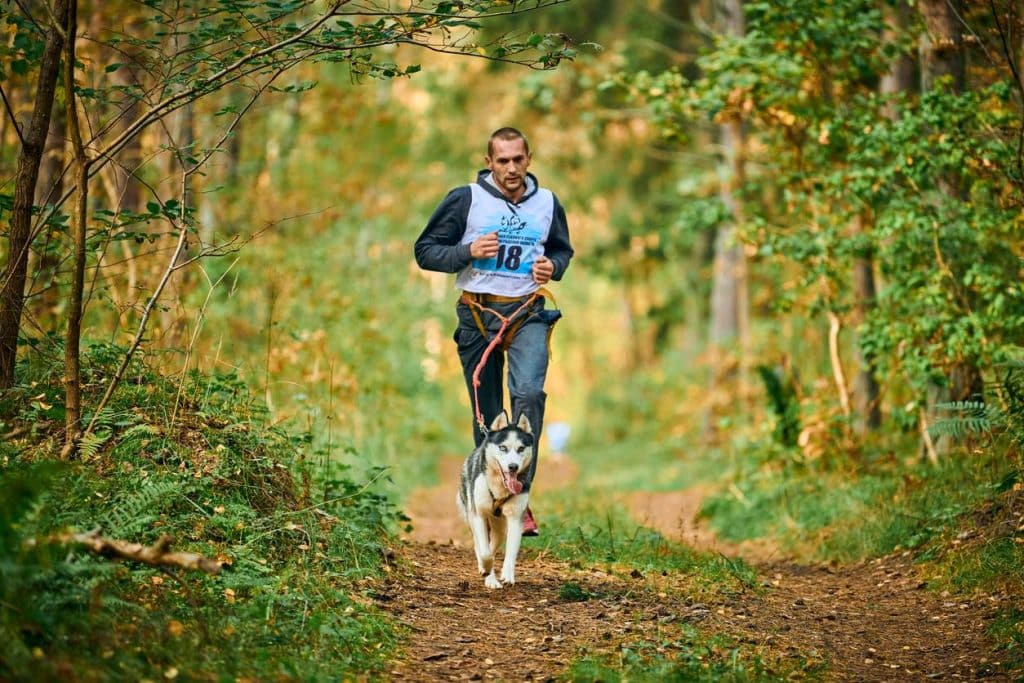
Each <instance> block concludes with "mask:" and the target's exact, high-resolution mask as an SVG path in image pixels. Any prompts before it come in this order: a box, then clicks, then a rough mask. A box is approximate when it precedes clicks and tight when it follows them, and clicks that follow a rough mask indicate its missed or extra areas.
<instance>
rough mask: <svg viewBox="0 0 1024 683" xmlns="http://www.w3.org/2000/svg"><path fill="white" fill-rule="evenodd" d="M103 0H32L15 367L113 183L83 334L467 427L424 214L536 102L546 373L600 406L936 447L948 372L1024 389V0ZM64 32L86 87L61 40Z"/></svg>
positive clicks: (58, 345) (391, 412)
mask: <svg viewBox="0 0 1024 683" xmlns="http://www.w3.org/2000/svg"><path fill="white" fill-rule="evenodd" d="M72 4H73V5H74V6H76V7H77V8H78V22H77V24H76V29H75V30H71V31H64V32H63V33H62V32H61V31H60V30H56V28H57V27H58V26H59V25H60V24H59V21H58V20H59V19H60V17H61V16H67V15H66V14H63V15H62V12H65V11H66V10H64V9H62V8H63V7H64V5H61V4H60V3H58V4H57V5H44V4H43V3H29V4H25V5H24V6H21V5H18V6H12V7H8V8H6V9H5V10H4V14H3V21H4V26H5V28H6V35H7V40H6V41H5V47H4V48H3V63H4V71H3V81H0V84H2V86H3V92H4V95H5V102H6V109H7V113H6V116H5V117H4V120H3V124H2V128H0V135H2V136H3V141H4V147H3V149H4V154H3V157H2V158H0V165H2V166H3V168H4V177H5V178H8V180H7V182H6V185H5V186H4V189H3V197H2V204H0V206H2V209H3V211H4V217H5V230H6V231H5V235H4V237H5V243H4V245H3V247H2V248H3V258H4V263H5V270H4V275H3V284H4V298H3V308H2V311H0V312H2V315H0V323H2V325H0V348H2V350H3V352H4V354H6V355H4V356H3V358H0V361H2V362H0V369H3V368H5V369H3V372H2V373H0V379H2V380H3V382H4V383H5V384H6V385H8V386H10V385H11V384H12V383H16V382H17V376H18V372H17V371H16V368H15V366H14V365H13V363H12V360H13V355H12V354H13V350H14V349H15V348H16V349H17V352H18V359H19V363H21V364H24V365H23V366H22V367H29V366H33V367H40V366H47V367H53V368H54V369H53V372H55V373H64V370H63V362H62V361H60V358H61V357H62V355H63V353H64V350H65V348H66V347H67V344H68V341H67V339H68V337H67V334H66V333H67V330H68V329H69V324H68V322H67V315H68V313H69V306H73V305H74V299H75V297H74V295H73V287H72V284H73V281H74V277H73V274H74V263H75V261H76V257H74V256H73V255H74V254H75V251H74V248H73V237H72V235H73V226H75V225H76V220H77V219H80V218H83V217H84V223H83V225H84V228H85V232H84V240H85V241H84V247H83V249H82V250H81V252H80V254H79V255H78V257H77V261H78V263H79V265H81V266H82V267H83V271H82V274H83V280H82V281H83V286H84V289H83V295H82V299H83V305H84V312H83V317H82V322H81V325H82V331H81V336H82V338H83V339H84V340H85V341H86V343H87V344H100V343H102V344H114V345H116V346H117V347H120V348H131V346H132V344H133V342H138V348H139V352H140V353H142V354H144V355H145V356H146V357H147V358H149V359H150V360H152V361H154V362H155V363H157V364H158V365H160V366H161V367H163V368H164V369H165V371H167V372H171V373H186V372H188V371H190V370H193V369H201V370H208V369H212V368H219V369H224V368H231V369H233V370H234V371H236V372H237V373H238V374H239V375H240V376H242V377H243V378H245V380H246V381H247V382H248V383H249V384H250V385H251V386H253V387H255V388H256V389H257V390H258V391H259V392H261V393H262V394H263V395H264V396H265V398H266V401H267V403H268V405H269V406H270V408H271V411H272V414H273V415H275V419H282V420H285V419H292V420H298V421H299V422H300V423H303V424H305V425H307V426H308V425H311V424H314V423H316V424H320V425H322V426H325V427H326V428H327V429H325V430H321V434H323V436H321V437H318V438H321V439H322V440H323V442H324V443H323V444H322V447H323V448H325V449H326V450H327V451H329V453H330V457H342V458H344V457H346V456H345V455H344V453H345V452H348V453H349V454H350V456H353V457H355V455H354V454H357V453H368V452H372V453H374V454H375V456H374V457H375V458H379V459H380V460H382V461H390V460H394V459H398V458H403V457H406V454H405V453H404V450H403V448H404V447H403V446H402V444H404V443H407V442H408V441H409V439H411V438H417V439H420V440H425V441H426V442H427V443H434V444H436V448H440V449H456V450H457V447H456V446H454V445H453V444H457V443H460V441H459V440H460V438H461V436H462V435H461V434H460V430H459V429H458V425H461V424H463V423H464V419H463V416H464V412H465V411H466V410H468V406H467V405H465V398H464V397H463V396H462V392H461V389H460V387H461V384H460V383H459V381H458V370H457V368H456V367H455V363H454V354H453V353H452V349H451V347H450V342H449V341H448V339H449V337H450V330H449V327H450V325H451V320H450V313H451V310H450V308H451V305H452V301H453V296H454V292H453V291H452V290H451V282H450V281H449V279H446V278H444V277H441V276H434V275H431V274H426V273H421V272H419V271H417V270H416V268H415V266H414V265H413V264H412V261H411V259H410V253H411V252H410V249H411V246H410V245H411V243H412V241H413V239H414V238H415V235H416V234H418V231H419V229H420V228H421V226H422V225H423V223H424V221H425V220H426V218H427V216H428V215H429V213H430V211H431V210H432V208H433V206H434V205H435V204H436V202H437V201H438V200H439V199H440V197H441V196H443V194H444V192H446V191H447V190H448V189H449V188H451V187H452V186H454V185H457V184H460V183H464V182H468V181H469V180H470V179H471V178H472V177H473V173H474V171H475V169H476V168H478V167H479V166H481V165H482V156H483V141H485V140H486V137H487V135H488V134H489V132H490V131H491V130H493V129H495V128H497V127H499V126H502V125H517V126H519V127H521V128H523V129H524V130H526V131H527V133H528V134H529V135H530V138H531V143H532V146H533V148H534V150H535V165H534V171H535V172H536V173H537V174H538V176H539V177H540V179H541V181H542V183H544V184H546V185H548V186H550V187H552V188H553V189H554V190H555V191H556V192H557V193H558V194H559V196H560V197H561V198H562V199H563V201H564V203H565V205H566V207H567V209H568V211H569V219H570V226H571V230H572V233H573V238H574V242H575V245H576V246H577V248H578V257H577V259H576V260H575V262H574V264H573V266H572V269H571V270H570V272H569V273H568V275H567V277H566V280H565V281H564V282H563V283H561V284H560V285H559V288H558V291H557V292H556V295H557V296H558V303H559V304H560V305H561V306H562V308H563V309H564V310H565V312H566V321H565V323H564V324H563V325H562V326H560V327H559V330H558V333H557V334H556V335H555V357H556V361H555V363H554V366H553V370H552V372H553V375H552V380H551V382H552V383H551V385H550V387H549V388H550V392H551V393H553V394H554V395H555V397H554V398H553V400H552V402H551V405H552V410H553V412H554V415H553V419H554V420H559V421H566V422H570V423H572V424H574V425H576V426H579V427H580V428H581V429H578V430H576V432H575V433H576V434H579V433H581V432H585V433H588V434H590V435H592V438H596V439H608V438H612V439H615V438H622V437H623V436H624V435H627V434H634V435H636V434H644V435H648V436H651V437H653V438H658V437H671V438H683V437H685V438H687V439H696V440H701V441H704V442H706V443H710V444H723V443H728V442H729V441H730V440H731V439H735V438H736V437H737V435H740V434H751V435H758V434H766V435H767V434H775V435H776V437H774V438H775V440H776V442H777V443H778V445H779V446H780V447H782V448H784V449H788V450H789V452H791V453H793V454H794V457H799V458H817V457H819V456H821V455H823V454H826V453H828V454H829V455H830V457H836V458H839V459H840V460H843V461H846V460H848V459H852V461H857V460H858V459H862V458H864V457H866V456H867V455H870V454H871V453H876V452H887V451H888V450H889V449H891V448H893V447H896V446H895V444H903V445H902V446H899V447H900V448H904V449H907V450H909V451H912V452H914V453H916V452H918V449H920V452H921V453H922V454H924V455H926V456H929V457H931V458H932V459H935V458H938V457H940V456H941V453H942V452H943V449H944V448H946V445H947V444H949V445H952V441H951V440H950V439H949V438H948V437H944V438H939V435H938V434H934V435H933V434H932V431H934V430H933V427H934V425H935V423H936V422H937V421H940V420H941V419H942V416H943V412H942V411H943V410H944V409H943V406H947V409H948V406H949V404H950V402H951V401H961V402H963V401H967V402H972V401H982V400H984V401H993V400H994V401H996V402H997V403H998V402H999V401H1000V394H999V391H998V386H997V385H998V381H997V380H998V376H999V373H998V368H999V367H1000V364H1001V363H1004V362H1006V361H1009V360H1012V359H1014V358H1016V357H1017V350H1018V347H1019V344H1020V342H1021V338H1020V337H1021V333H1022V330H1024V328H1022V325H1021V321H1022V317H1021V316H1022V314H1024V298H1022V292H1021V285H1020V281H1021V278H1020V274H1021V273H1020V251H1021V238H1020V234H1021V233H1020V228H1021V198H1022V190H1024V175H1022V170H1024V160H1022V153H1021V145H1020V140H1021V131H1022V101H1021V93H1022V89H1024V86H1022V83H1021V76H1020V69H1019V64H1020V58H1021V50H1022V45H1024V42H1022V38H1021V37H1022V35H1024V30H1022V23H1021V22H1022V16H1021V12H1020V8H1019V7H1017V6H1016V4H1014V3H1012V2H1008V1H1004V2H996V1H995V0H994V1H993V2H992V3H989V4H986V5H984V6H982V5H971V6H965V7H958V6H957V5H955V4H951V3H947V2H930V1H929V2H920V3H917V4H914V5H908V4H905V3H901V2H895V1H894V2H882V1H869V0H844V1H843V2H834V3H826V4H824V5H822V4H821V3H812V2H807V1H806V0H786V1H785V2H771V3H767V2H740V1H739V0H716V1H715V2H708V1H700V2H697V1H695V2H684V3H680V2H667V1H660V0H647V1H645V2H638V3H613V4H609V3H600V2H596V1H595V0H571V1H569V2H559V3H540V2H538V3H512V4H509V3H504V2H497V1H495V2H473V3H448V2H440V3H425V4H423V5H422V6H419V5H417V7H415V8H413V9H411V10H409V9H405V10H403V11H401V12H389V11H387V8H386V5H384V4H381V5H380V6H379V7H378V9H379V10H381V15H380V16H376V15H372V13H366V12H363V13H361V14H360V13H357V12H355V10H352V9H351V8H349V6H348V5H347V4H346V3H340V4H334V5H332V4H323V3H320V4H316V3H303V2H287V3H257V2H249V3H243V5H240V6H239V5H238V3H232V4H231V7H229V6H228V5H222V4H216V3H215V4H214V5H209V4H208V3H200V4H198V5H194V6H192V5H188V4H187V3H186V4H185V5H182V4H180V3H179V4H178V5H175V8H176V9H175V10H174V11H172V10H171V9H169V8H168V7H165V6H164V5H163V4H162V3H147V4H144V5H140V4H135V3H127V4H123V6H122V4H118V3H103V4H102V5H101V4H95V3H72ZM545 5H550V6H545ZM47 8H49V9H47ZM492 15H493V16H492ZM64 28H67V27H66V26H65V27H64ZM68 35H72V36H77V39H76V40H75V41H73V42H74V45H75V47H76V53H75V54H76V60H77V63H76V68H75V69H74V70H73V72H72V74H71V77H72V78H73V79H74V81H75V84H76V86H75V88H76V90H75V92H76V97H75V101H76V102H77V108H76V107H71V108H68V106H66V105H67V103H68V102H69V101H70V99H69V98H68V97H67V92H68V83H67V79H66V78H65V77H63V76H60V74H59V73H54V74H53V75H52V76H49V77H48V76H46V74H47V73H49V70H50V69H51V68H52V62H53V55H54V54H55V53H56V54H58V55H61V54H63V55H67V54H69V53H68V49H67V43H66V40H65V39H66V37H67V36H68ZM430 41H433V42H430ZM428 42H429V45H427V47H428V48H429V49H427V50H424V49H423V47H424V45H421V44H420V43H422V44H426V43H428ZM55 51H56V52H55ZM453 53H455V54H453ZM48 55H49V56H48ZM567 57H569V58H571V59H570V60H566V58H567ZM48 60H49V61H48ZM560 60H562V61H561V63H560V64H559V65H558V68H556V69H552V70H545V69H543V67H549V66H554V65H555V64H556V63H558V62H559V61H560ZM509 61H525V62H528V63H529V64H530V65H531V66H533V67H535V68H532V69H531V68H526V67H524V66H521V65H515V64H509V63H507V62H509ZM47 78H52V79H53V83H54V85H53V92H54V94H53V96H52V100H53V101H52V102H49V101H48V98H49V97H50V96H49V95H48V90H47V88H46V87H43V86H44V85H45V84H46V83H48V82H49V81H48V80H47ZM76 111H77V112H78V113H79V114H80V119H79V122H78V125H77V126H76V124H75V117H74V116H73V114H74V113H75V112H76ZM47 113H48V114H49V115H48V116H46V115H45V114H47ZM69 114H70V115H71V116H69ZM75 130H80V131H81V133H82V139H83V143H82V147H81V150H80V151H82V152H84V156H82V157H80V158H79V159H78V161H74V154H73V151H74V148H75V145H74V144H72V141H73V136H72V135H71V133H72V132H74V131H75ZM19 159H21V161H19ZM33 160H34V161H33ZM83 160H84V162H85V163H86V164H87V168H88V172H87V176H88V179H87V187H88V193H87V195H83V194H82V193H80V192H79V196H83V197H85V199H86V201H85V203H84V206H83V211H84V214H79V215H78V217H77V218H76V215H75V212H74V211H73V210H72V206H73V204H72V203H71V202H69V200H70V199H71V198H72V197H73V196H74V195H75V192H76V189H75V185H74V183H73V169H74V167H75V164H78V165H79V166H81V164H82V163H83ZM33 163H35V164H37V165H38V170H37V171H33V169H32V168H30V167H31V165H32V164H33ZM19 164H21V165H20V166H19ZM33 173H35V174H36V175H37V179H36V180H35V181H33V180H32V179H31V176H32V175H33ZM21 273H24V276H23V280H24V282H23V284H22V280H21V278H22V275H21ZM19 296H20V297H24V299H23V300H24V304H23V310H22V311H19ZM146 321H148V324H146V325H140V323H145V322H146ZM71 327H72V328H73V327H74V324H72V325H71ZM12 330H13V331H12ZM73 336H77V335H74V334H73ZM15 338H17V339H18V340H19V342H18V343H17V344H14V339H15ZM62 376H63V375H62ZM110 380H111V378H110V377H102V378H99V377H97V378H92V379H90V378H88V377H86V378H84V379H83V380H82V381H97V382H108V383H109V382H110ZM40 401H41V404H43V405H45V406H48V407H47V408H46V409H45V410H46V411H49V412H48V414H51V415H54V416H58V415H59V416H61V417H66V416H67V415H68V413H67V410H68V409H69V408H71V409H72V410H73V409H74V406H73V405H71V404H73V403H74V400H73V398H70V397H69V396H44V397H42V398H41V399H40ZM69 401H70V403H71V404H69ZM96 408H97V407H96V406H88V405H86V406H82V407H81V409H82V417H83V418H84V419H83V420H82V422H84V423H85V424H86V425H87V424H88V421H89V419H90V418H91V417H93V416H95V411H96ZM71 421H72V422H76V423H77V422H79V420H78V418H77V417H75V416H74V415H73V413H72V420H71Z"/></svg>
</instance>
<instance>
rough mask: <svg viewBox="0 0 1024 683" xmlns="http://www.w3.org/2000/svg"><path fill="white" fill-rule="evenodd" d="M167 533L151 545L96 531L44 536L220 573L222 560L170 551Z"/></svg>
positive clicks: (119, 556)
mask: <svg viewBox="0 0 1024 683" xmlns="http://www.w3.org/2000/svg"><path fill="white" fill-rule="evenodd" d="M172 540H173V539H172V538H171V537H170V536H167V535H164V536H161V537H160V538H158V539H157V541H156V543H154V544H153V545H149V546H147V545H142V544H141V543H132V542H130V541H121V540H118V539H114V538H103V537H102V536H100V535H99V534H98V533H97V532H95V531H90V532H89V533H85V534H71V533H65V534H56V535H53V536H47V537H46V541H47V542H49V543H65V544H68V545H78V546H82V547H84V548H85V549H86V550H88V551H89V552H91V553H95V554H96V555H101V556H103V557H111V558H116V559H122V560H132V561H134V562H142V563H143V564H148V565H152V566H154V567H181V568H182V569H189V570H198V571H202V572H206V573H207V574H219V573H220V570H221V569H222V568H223V563H222V562H220V561H219V560H214V559H211V558H209V557H206V556H204V555H200V554H198V553H186V552H171V541H172Z"/></svg>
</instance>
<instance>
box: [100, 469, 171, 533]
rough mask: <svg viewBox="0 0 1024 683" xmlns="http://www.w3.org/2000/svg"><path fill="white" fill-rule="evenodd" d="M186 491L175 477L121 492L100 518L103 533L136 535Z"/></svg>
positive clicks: (150, 482)
mask: <svg viewBox="0 0 1024 683" xmlns="http://www.w3.org/2000/svg"><path fill="white" fill-rule="evenodd" d="M185 493H186V491H185V490H183V488H182V483H181V481H179V480H178V479H176V478H168V479H162V480H159V481H149V482H146V483H144V484H142V486H141V488H139V489H138V490H136V491H133V492H130V493H125V494H121V495H118V496H117V497H116V498H114V499H113V500H112V501H111V503H110V509H109V510H108V511H107V513H106V514H105V515H104V516H103V517H102V519H101V520H100V522H101V525H102V529H103V531H104V533H106V534H109V535H111V536H116V537H119V538H124V537H127V538H135V537H136V536H138V535H139V534H140V533H142V532H143V531H145V530H146V529H147V528H148V527H149V526H150V524H151V523H152V522H154V521H156V520H157V519H158V518H159V516H160V513H161V511H164V510H165V508H166V506H167V503H168V502H169V501H171V500H175V501H176V500H178V499H180V498H181V496H183V495H184V494H185Z"/></svg>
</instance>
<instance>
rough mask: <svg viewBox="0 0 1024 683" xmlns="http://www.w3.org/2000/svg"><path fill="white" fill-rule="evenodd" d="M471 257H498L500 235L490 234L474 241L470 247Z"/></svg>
mask: <svg viewBox="0 0 1024 683" xmlns="http://www.w3.org/2000/svg"><path fill="white" fill-rule="evenodd" d="M469 255H470V256H472V257H473V258H475V259H478V258H494V257H495V256H497V255H498V233H497V232H489V233H487V234H486V235H481V236H480V237H477V238H476V239H475V240H473V241H472V242H471V243H470V245H469Z"/></svg>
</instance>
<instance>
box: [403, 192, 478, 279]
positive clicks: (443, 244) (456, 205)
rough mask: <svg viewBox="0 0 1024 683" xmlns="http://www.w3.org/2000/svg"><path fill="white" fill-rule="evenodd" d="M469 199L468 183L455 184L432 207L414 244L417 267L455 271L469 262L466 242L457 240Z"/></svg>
mask: <svg viewBox="0 0 1024 683" xmlns="http://www.w3.org/2000/svg"><path fill="white" fill-rule="evenodd" d="M471 201H472V194H471V191H470V189H469V187H468V186H463V187H457V188H455V189H454V190H452V191H451V192H449V193H448V196H447V197H445V198H444V199H443V200H442V201H441V203H440V204H439V205H438V207H437V208H436V209H435V210H434V214H433V215H432V216H431V217H430V220H429V221H427V226H426V227H425V228H423V232H422V233H420V236H419V238H417V239H416V245H415V247H414V252H415V254H416V263H417V264H419V266H420V268H423V269H424V270H436V271H440V272H442V273H457V272H459V271H460V270H462V269H463V268H465V267H466V266H467V265H469V262H470V261H471V260H472V257H471V256H470V245H468V244H460V241H461V240H462V235H463V233H464V232H465V231H466V218H467V216H468V215H469V206H470V203H471Z"/></svg>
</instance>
